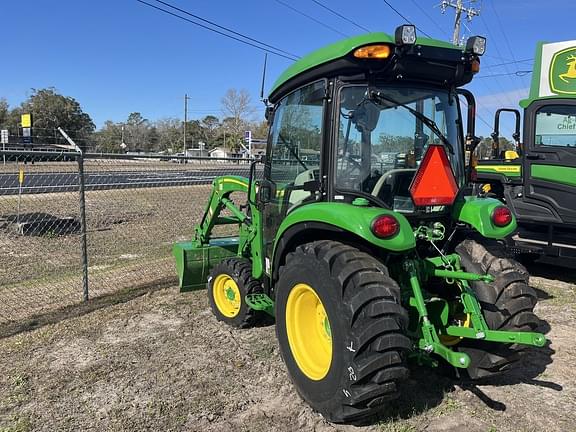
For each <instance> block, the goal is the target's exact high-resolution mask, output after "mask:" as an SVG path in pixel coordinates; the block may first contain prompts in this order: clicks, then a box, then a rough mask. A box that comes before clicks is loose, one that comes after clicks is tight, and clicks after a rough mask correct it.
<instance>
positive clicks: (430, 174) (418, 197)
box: [410, 144, 458, 206]
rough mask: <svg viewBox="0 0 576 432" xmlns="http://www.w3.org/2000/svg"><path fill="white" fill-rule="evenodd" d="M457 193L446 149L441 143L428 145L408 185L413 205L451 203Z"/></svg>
mask: <svg viewBox="0 0 576 432" xmlns="http://www.w3.org/2000/svg"><path fill="white" fill-rule="evenodd" d="M457 194H458V185H457V184H456V178H455V177H454V173H453V172H452V167H451V166H450V161H449V160H448V156H447V155H446V149H445V148H444V146H442V145H438V144H432V145H430V146H429V147H428V150H427V151H426V154H425V155H424V159H423V160H422V163H421V164H420V168H418V171H416V175H415V176H414V180H412V184H411V185H410V195H411V196H412V200H413V201H414V205H416V206H441V205H452V203H453V202H454V200H455V199H456V195H457Z"/></svg>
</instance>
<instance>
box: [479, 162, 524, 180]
mask: <svg viewBox="0 0 576 432" xmlns="http://www.w3.org/2000/svg"><path fill="white" fill-rule="evenodd" d="M475 169H476V172H477V173H478V174H500V175H503V176H505V177H521V176H522V165H519V164H518V165H516V164H509V163H503V164H490V165H476V168H475Z"/></svg>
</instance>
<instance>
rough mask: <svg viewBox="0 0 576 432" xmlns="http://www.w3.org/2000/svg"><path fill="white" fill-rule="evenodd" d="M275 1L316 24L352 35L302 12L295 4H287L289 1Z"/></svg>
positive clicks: (345, 35)
mask: <svg viewBox="0 0 576 432" xmlns="http://www.w3.org/2000/svg"><path fill="white" fill-rule="evenodd" d="M274 1H275V2H276V3H279V4H281V5H282V6H284V7H287V8H288V9H290V10H292V11H294V12H296V13H297V14H300V15H302V16H304V17H306V18H308V19H309V20H312V21H314V22H315V23H316V24H320V25H321V26H322V27H325V28H327V29H328V30H332V31H333V32H335V33H338V34H339V35H341V36H344V37H350V35H347V34H346V33H342V32H341V31H340V30H337V29H335V28H334V27H331V26H329V25H328V24H326V23H324V22H322V21H320V20H318V19H316V18H314V17H313V16H310V15H308V14H307V13H304V12H302V11H301V10H298V9H296V8H295V7H293V6H290V5H289V4H287V3H284V2H283V1H281V0H274Z"/></svg>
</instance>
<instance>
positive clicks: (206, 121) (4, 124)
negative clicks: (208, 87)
mask: <svg viewBox="0 0 576 432" xmlns="http://www.w3.org/2000/svg"><path fill="white" fill-rule="evenodd" d="M221 105H222V108H221V111H222V116H221V117H218V116H215V115H207V116H205V117H203V118H202V119H195V120H189V121H187V123H186V148H187V149H192V148H196V149H197V148H200V145H202V147H203V148H204V149H206V150H209V149H212V148H214V147H223V148H225V149H226V150H227V151H230V152H237V151H239V150H240V148H241V143H242V140H243V138H244V131H246V130H251V131H252V137H253V138H259V139H264V138H265V137H266V134H267V124H266V121H257V120H255V110H254V108H253V107H252V101H251V98H250V95H249V93H248V92H247V91H246V90H236V89H230V90H228V91H227V92H226V93H225V94H224V96H223V97H222V99H221ZM26 113H30V114H32V118H33V130H32V135H33V139H34V143H35V144H63V143H65V140H64V138H63V137H62V135H61V134H60V133H59V132H58V130H57V129H58V128H59V127H61V128H62V129H63V130H64V131H66V133H67V134H68V135H69V136H70V137H71V138H72V139H73V140H74V141H75V142H76V143H77V144H78V145H79V146H80V147H81V148H82V149H83V150H85V151H95V152H105V153H120V152H126V151H141V152H163V153H181V152H183V150H184V127H183V123H184V122H183V121H182V120H181V119H178V118H174V117H167V118H162V119H156V120H149V119H147V118H145V117H144V116H143V115H142V113H140V112H133V113H130V114H128V116H127V118H126V120H125V121H121V122H114V121H112V120H107V121H106V122H105V123H104V125H103V126H102V127H101V128H100V129H97V128H96V125H95V124H94V122H93V120H92V118H91V117H90V115H89V114H88V113H86V112H84V111H83V109H82V107H81V105H80V103H79V102H78V101H77V100H76V99H74V98H72V97H70V96H64V95H62V94H59V93H58V91H57V90H56V89H55V88H45V89H39V90H36V89H32V92H31V95H30V96H29V97H28V98H27V99H26V100H25V101H24V102H22V103H21V104H20V105H19V106H16V107H13V108H11V107H10V106H9V104H8V102H7V101H6V99H4V98H0V129H8V130H9V133H10V135H11V142H15V143H18V142H20V138H19V136H20V135H21V134H22V130H21V128H20V121H21V120H20V119H21V115H22V114H26ZM201 143H202V144H201Z"/></svg>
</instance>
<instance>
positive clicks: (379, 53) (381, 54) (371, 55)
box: [354, 45, 390, 59]
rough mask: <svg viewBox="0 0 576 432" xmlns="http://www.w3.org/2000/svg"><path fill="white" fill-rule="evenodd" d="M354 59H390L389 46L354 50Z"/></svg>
mask: <svg viewBox="0 0 576 432" xmlns="http://www.w3.org/2000/svg"><path fill="white" fill-rule="evenodd" d="M354 57H356V58H359V59H387V58H388V57H390V46H389V45H367V46H364V47H361V48H357V49H356V50H354Z"/></svg>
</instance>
